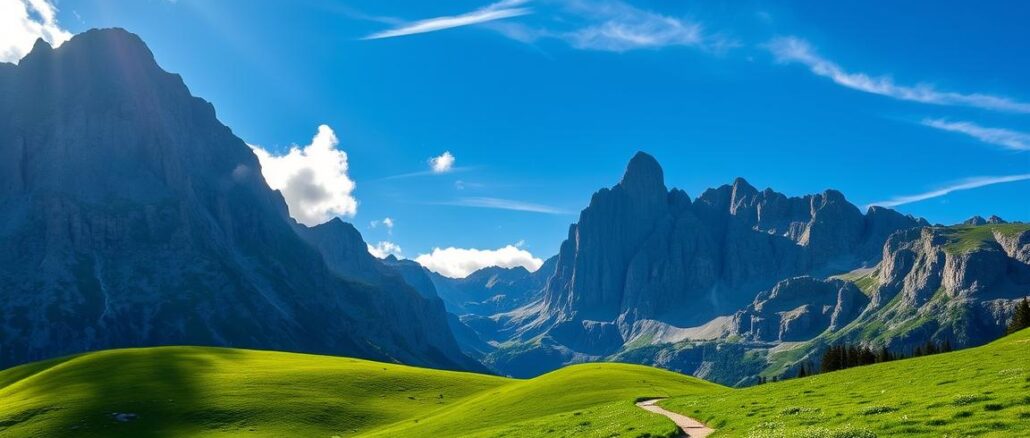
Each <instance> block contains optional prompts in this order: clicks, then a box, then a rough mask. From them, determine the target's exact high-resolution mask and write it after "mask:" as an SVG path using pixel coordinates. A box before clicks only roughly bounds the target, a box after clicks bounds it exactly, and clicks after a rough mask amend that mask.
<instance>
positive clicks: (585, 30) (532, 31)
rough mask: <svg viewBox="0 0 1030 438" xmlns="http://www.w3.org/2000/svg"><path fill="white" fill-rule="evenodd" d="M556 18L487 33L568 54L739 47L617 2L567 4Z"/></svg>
mask: <svg viewBox="0 0 1030 438" xmlns="http://www.w3.org/2000/svg"><path fill="white" fill-rule="evenodd" d="M560 3H561V5H560V7H558V8H557V9H556V10H555V11H553V12H554V18H555V19H554V20H551V22H550V23H549V26H546V27H542V26H531V25H527V24H523V23H509V22H504V23H490V24H489V25H488V26H487V27H489V28H490V29H493V30H495V31H497V32H499V33H501V34H502V35H504V36H506V37H508V38H511V39H513V40H516V41H521V42H524V43H534V42H536V41H538V40H542V39H553V40H560V41H562V42H564V43H566V44H568V45H569V46H571V47H572V48H575V49H580V50H596V51H606V52H627V51H631V50H638V49H657V48H663V47H672V46H682V47H695V48H700V49H705V50H713V51H721V50H724V49H726V48H730V47H734V46H736V45H738V44H737V43H736V42H735V41H732V40H731V39H729V38H725V37H724V36H722V35H718V34H715V33H709V32H707V31H706V29H705V28H704V26H703V25H702V24H701V23H699V22H696V21H692V20H689V19H686V18H681V17H672V16H667V15H662V14H659V13H656V12H653V11H649V10H646V9H641V8H638V7H635V6H632V5H630V4H629V3H625V2H622V1H618V0H568V1H563V2H560Z"/></svg>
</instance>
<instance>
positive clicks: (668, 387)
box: [0, 347, 727, 437]
mask: <svg viewBox="0 0 1030 438" xmlns="http://www.w3.org/2000/svg"><path fill="white" fill-rule="evenodd" d="M721 391H727V389H725V388H723V387H720V386H718V385H715V384H711V383H708V382H705V381H702V380H699V379H696V378H693V377H689V376H684V375H681V374H677V373H672V372H668V371H663V370H659V369H655V368H650V367H644V366H638V365H626V364H585V365H577V366H571V367H567V368H564V369H561V370H558V371H555V372H553V373H549V374H545V375H543V376H540V377H537V378H535V379H530V380H516V379H507V378H502V377H495V376H487V375H480V374H472V373H462V372H451V371H439V370H430V369H422V368H415V367H408V366H402V365H393V364H385V363H379V362H371V361H365V360H357V359H348V358H338V357H328V356H314V355H304V354H293V353H280V352H268V351H253V350H234V349H222V348H201V347H158V348H143V349H125V350H109V351H101V352H95V353H88V354H82V355H78V356H72V357H67V358H62V359H56V360H50V361H45V362H39V363H33V364H29V365H24V366H20V367H16V368H12V369H9V370H6V371H2V372H0V436H17V437H23V436H47V437H52V436H76V437H80V436H97V437H110V436H125V437H137V436H168V437H171V436H236V435H244V436H277V437H282V436H311V437H333V436H338V437H348V436H426V437H430V436H434V437H435V436H543V435H548V436H570V437H571V436H587V437H589V436H596V437H609V436H627V437H636V436H673V435H675V434H676V428H675V426H674V425H673V423H672V422H671V421H669V420H667V419H665V418H664V417H661V416H658V415H654V414H650V413H648V412H645V411H643V410H640V409H639V408H637V407H635V406H633V401H634V400H635V399H636V398H638V397H669V396H676V395H687V394H698V393H711V392H721ZM116 413H120V414H123V415H122V416H121V419H122V420H123V421H119V418H118V416H117V415H116ZM124 414H132V415H133V416H131V418H128V416H126V415H124Z"/></svg>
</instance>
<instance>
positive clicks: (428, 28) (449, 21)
mask: <svg viewBox="0 0 1030 438" xmlns="http://www.w3.org/2000/svg"><path fill="white" fill-rule="evenodd" d="M527 1H528V0H503V1H500V2H497V3H494V4H491V5H488V6H486V7H483V8H480V9H477V10H475V11H472V12H468V13H464V14H461V15H455V16H446V17H435V18H429V19H425V20H420V21H415V22H412V23H405V24H402V25H400V26H398V27H395V28H393V29H390V30H385V31H382V32H376V33H374V34H372V35H369V36H367V37H365V38H364V39H366V40H376V39H382V38H393V37H399V36H406V35H415V34H420V33H427V32H436V31H438V30H444V29H451V28H455V27H461V26H469V25H473V24H479V23H486V22H490V21H494V20H501V19H504V18H512V17H518V16H521V15H526V14H529V13H531V12H532V11H531V10H529V9H527V8H520V7H518V6H520V5H523V4H525V3H526V2H527Z"/></svg>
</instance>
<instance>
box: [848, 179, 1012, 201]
mask: <svg viewBox="0 0 1030 438" xmlns="http://www.w3.org/2000/svg"><path fill="white" fill-rule="evenodd" d="M1026 180H1030V173H1026V174H1021V175H1006V176H978V177H973V178H967V179H965V180H962V181H959V182H956V183H954V184H951V185H948V186H945V187H942V188H939V189H937V190H931V191H929V192H925V193H919V194H915V195H907V196H897V197H894V198H891V199H888V200H886V201H879V202H874V203H871V204H869V205H867V206H866V208H868V207H872V206H880V207H896V206H899V205H904V204H911V203H913V202H919V201H925V200H927V199H933V198H939V197H941V196H945V195H947V194H949V193H952V192H958V191H962V190H971V189H976V188H980V187H985V186H990V185H995V184H1003V183H1010V182H1017V181H1026Z"/></svg>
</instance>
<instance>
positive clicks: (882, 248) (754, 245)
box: [461, 153, 1030, 384]
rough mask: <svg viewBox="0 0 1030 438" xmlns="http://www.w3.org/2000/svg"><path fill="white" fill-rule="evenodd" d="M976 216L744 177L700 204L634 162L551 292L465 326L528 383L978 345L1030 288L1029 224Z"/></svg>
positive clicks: (471, 318)
mask: <svg viewBox="0 0 1030 438" xmlns="http://www.w3.org/2000/svg"><path fill="white" fill-rule="evenodd" d="M969 222H970V223H972V224H973V225H961V226H954V227H943V226H931V225H930V224H929V223H928V222H927V221H925V220H923V219H919V218H914V217H911V216H906V215H902V214H900V213H898V212H896V211H894V210H891V209H887V208H882V207H871V208H869V209H868V210H867V211H866V212H865V213H864V214H863V213H862V212H861V211H860V210H859V209H858V208H857V207H856V206H855V205H853V204H851V203H850V202H848V201H847V200H846V199H845V197H844V195H843V194H841V193H840V192H837V191H835V190H826V191H825V192H823V193H820V194H814V195H807V196H802V197H788V196H786V195H783V194H781V193H777V192H775V191H773V190H771V189H765V190H761V191H759V190H758V189H756V188H754V187H753V186H751V185H750V184H748V183H747V181H745V180H744V179H741V178H738V179H737V180H735V181H734V182H733V183H732V184H729V185H724V186H721V187H719V188H715V189H709V190H707V191H705V192H704V193H702V194H701V195H700V196H699V197H697V198H695V199H692V198H691V197H690V196H688V195H687V194H686V193H684V192H683V191H681V190H678V189H671V190H670V189H668V188H666V186H665V183H664V177H663V172H662V169H661V167H660V166H659V164H658V162H657V161H656V160H655V159H654V158H653V157H651V156H649V155H647V154H645V153H638V154H637V155H636V156H634V157H633V158H632V159H631V160H630V162H629V164H628V166H627V169H626V172H625V175H624V176H623V178H622V180H621V181H620V182H619V183H618V184H616V185H615V186H613V187H611V188H607V189H602V190H600V191H598V192H597V193H595V194H594V196H593V197H592V199H591V202H590V205H589V206H587V208H586V209H584V210H583V211H582V213H581V214H580V218H579V221H578V223H576V224H573V225H572V226H570V229H569V237H568V239H567V240H566V241H565V242H564V243H563V244H562V246H561V249H560V251H559V254H558V255H557V256H556V260H555V261H554V263H553V268H552V267H551V266H545V267H544V268H541V271H544V270H545V269H546V271H544V272H545V275H546V276H547V280H546V281H545V284H544V286H543V287H542V288H541V289H540V290H539V291H528V292H526V293H522V294H517V295H520V296H535V297H537V298H536V299H535V300H533V301H532V302H529V303H527V304H526V305H525V306H522V307H519V308H517V309H513V310H509V311H501V312H497V313H494V314H473V315H465V316H463V317H462V318H461V319H462V321H464V322H466V323H467V325H468V326H469V327H471V328H473V329H475V330H476V331H477V332H478V333H479V334H480V339H482V340H485V341H487V342H488V343H490V344H491V345H493V346H496V347H497V348H496V349H495V350H493V351H491V352H490V353H489V354H487V355H486V356H485V357H484V358H483V361H484V363H485V364H486V365H488V366H490V367H491V368H492V369H494V370H496V371H498V372H500V373H503V374H509V375H514V376H522V377H528V376H533V375H537V374H539V373H542V372H546V371H549V370H552V369H556V368H559V367H561V366H564V365H567V364H570V363H577V362H584V361H596V360H620V361H630V362H639V363H645V364H650V365H658V366H662V367H666V368H671V369H674V370H677V371H681V372H686V373H690V374H694V375H697V376H700V377H704V378H706V379H710V380H714V381H718V382H721V383H727V384H747V383H749V382H752V381H754V379H755V378H756V377H757V376H758V375H759V374H760V373H773V374H774V375H775V374H782V373H783V372H786V371H788V370H791V369H793V368H796V367H797V366H799V365H800V364H801V363H803V362H809V361H814V360H817V357H816V355H817V353H819V352H821V350H822V349H823V348H825V347H826V346H828V345H831V344H834V343H840V342H860V343H866V344H873V345H879V346H885V347H888V348H891V349H894V350H897V351H899V352H908V351H910V350H911V349H912V348H914V347H915V346H917V345H922V344H923V343H925V342H927V341H932V342H949V343H951V344H953V345H956V346H960V347H965V346H973V345H980V344H983V343H985V342H988V341H990V340H992V339H995V338H997V337H998V336H999V335H1000V334H1001V333H1002V332H1003V331H1004V326H1005V323H1006V321H1007V319H1008V317H1009V313H1010V312H1011V309H1012V307H1013V306H1012V302H1013V301H1014V300H1016V299H1018V298H1020V297H1022V296H1024V295H1026V294H1027V293H1028V291H1030V275H1028V272H1030V271H1028V270H1030V261H1028V260H1027V256H1026V254H1027V253H1028V252H1030V226H1027V225H1026V224H1006V223H1004V221H1003V220H1002V219H1000V218H997V217H992V219H991V220H990V221H987V220H983V219H981V218H974V219H971V220H970V221H969ZM533 275H535V276H539V275H540V274H539V271H538V272H537V273H534V274H533ZM474 277H475V274H473V276H470V278H474ZM465 310H467V311H471V312H472V313H475V310H474V309H465Z"/></svg>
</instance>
